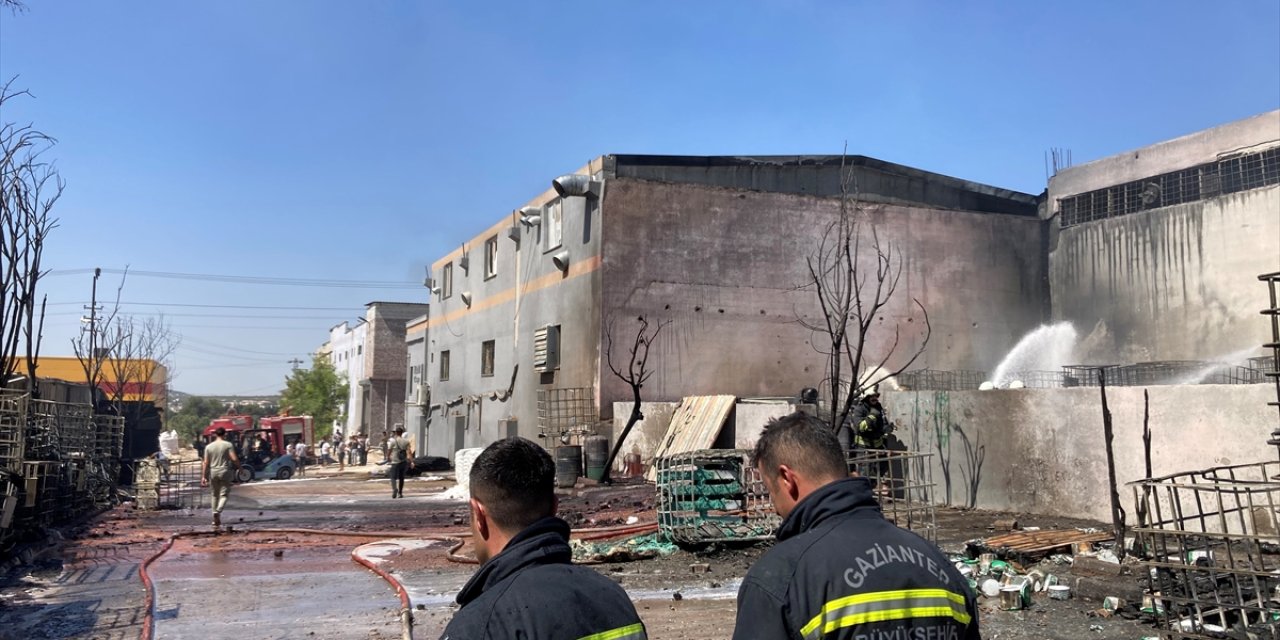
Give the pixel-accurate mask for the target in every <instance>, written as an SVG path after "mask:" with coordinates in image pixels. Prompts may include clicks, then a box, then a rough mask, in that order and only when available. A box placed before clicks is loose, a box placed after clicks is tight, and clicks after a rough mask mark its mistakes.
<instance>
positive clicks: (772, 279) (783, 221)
mask: <svg viewBox="0 0 1280 640" xmlns="http://www.w3.org/2000/svg"><path fill="white" fill-rule="evenodd" d="M838 211H839V201H838V200H837V199H833V198H820V197H813V196H803V195H793V194H779V193H765V192H758V191H744V190H736V189H725V188H719V187H714V186H704V185H688V184H669V183H658V182H647V181H642V180H632V179H615V180H610V181H608V182H607V184H606V191H605V198H604V204H603V223H604V229H603V234H604V236H603V242H604V250H603V259H604V263H603V268H602V271H603V275H602V287H603V289H602V300H601V303H602V310H603V311H602V312H603V314H605V317H606V323H607V321H608V320H609V319H611V320H613V326H614V331H615V334H616V335H615V352H614V353H615V355H618V354H623V351H622V349H623V348H624V347H629V346H630V345H631V344H632V340H633V339H634V335H635V327H636V326H637V325H636V322H635V319H636V317H638V316H645V317H647V318H649V319H650V321H652V322H656V321H659V320H662V321H668V320H669V321H670V322H671V324H670V326H668V327H666V328H665V329H663V332H662V335H661V337H660V338H659V340H658V341H657V343H656V344H655V345H654V348H653V351H652V352H651V354H650V356H649V363H648V364H649V367H650V369H652V370H653V371H654V372H655V373H654V376H653V378H652V379H651V380H650V381H649V383H648V384H646V385H645V388H644V393H645V396H644V397H645V399H646V400H678V399H679V398H680V397H682V396H687V395H697V394H713V393H717V394H718V393H729V394H734V395H737V396H740V397H761V396H793V395H796V394H798V393H799V392H800V390H801V389H802V388H804V387H809V386H813V387H821V386H822V385H821V384H820V382H821V381H822V379H823V377H824V371H823V358H822V356H821V355H820V354H819V353H818V352H817V351H815V348H814V345H813V341H814V340H815V339H817V336H815V334H814V333H812V332H811V331H809V330H808V329H805V328H804V327H803V326H801V325H800V324H799V323H797V321H796V320H797V314H800V315H803V316H804V317H806V318H807V319H808V320H809V321H811V322H813V321H817V320H818V318H819V316H818V315H817V311H816V304H815V295H814V293H813V292H812V291H808V290H798V287H800V286H802V285H803V284H804V283H805V280H806V263H805V259H806V257H808V256H809V255H810V254H812V253H813V252H814V250H815V247H816V246H817V244H818V241H819V239H820V236H821V233H822V229H824V228H825V226H826V225H827V224H829V223H830V222H831V221H832V220H833V219H835V216H837V215H838ZM865 215H866V216H867V220H868V221H869V223H870V224H874V225H875V227H876V228H877V229H878V230H879V233H880V234H881V238H883V239H884V240H885V241H887V242H889V243H892V245H893V249H894V251H895V254H896V255H897V256H899V257H900V258H901V259H902V265H903V276H902V279H901V282H900V283H899V285H898V293H897V296H896V297H895V298H894V301H893V303H892V304H891V305H890V306H889V307H887V308H886V309H885V313H884V314H883V316H882V318H880V319H878V320H877V328H876V330H875V333H874V335H873V338H872V339H873V345H872V349H871V352H872V353H874V354H878V353H881V352H882V350H883V349H884V347H885V346H886V345H887V343H888V342H890V341H892V340H893V337H894V331H895V329H896V330H899V331H900V332H901V339H902V345H901V346H900V347H899V349H898V352H897V353H898V357H899V358H901V357H902V356H903V355H904V354H907V353H910V352H911V351H913V350H914V348H915V347H916V346H917V345H918V344H919V342H920V338H921V335H922V334H923V327H924V323H923V317H922V316H921V315H920V314H919V312H918V311H915V310H913V309H912V305H911V300H912V299H913V298H916V299H919V301H920V302H921V304H923V305H924V306H925V308H926V309H927V310H928V313H929V319H930V321H931V322H932V324H933V338H932V339H931V341H930V343H929V348H928V350H927V351H926V352H925V354H924V355H923V356H922V357H921V358H920V359H919V360H917V361H916V363H915V365H914V367H913V368H924V367H928V368H933V369H989V368H991V367H993V366H994V365H995V364H996V362H997V361H998V360H999V359H1000V357H1001V356H1002V355H1003V354H1004V353H1005V352H1007V351H1008V350H1009V349H1010V348H1011V347H1012V346H1013V345H1014V344H1015V343H1016V342H1017V340H1018V339H1019V338H1020V337H1021V336H1022V335H1023V334H1024V333H1026V332H1028V331H1030V330H1031V329H1034V328H1035V327H1036V326H1037V325H1039V324H1040V323H1041V322H1042V321H1043V320H1044V319H1045V318H1046V316H1047V311H1048V294H1047V288H1046V278H1045V276H1046V274H1045V264H1044V249H1043V248H1044V238H1043V236H1042V231H1043V229H1044V226H1043V225H1044V224H1045V223H1043V222H1042V221H1041V220H1039V219H1038V218H1036V217H1028V216H1015V215H1005V214H994V213H970V212H962V211H943V210H933V209H923V208H913V207H904V206H895V205H871V206H869V207H868V209H867V210H866V213H865ZM869 253H870V251H869V250H868V251H866V252H865V253H864V257H866V256H867V254H869ZM864 267H866V268H874V266H873V265H864ZM601 348H602V349H603V348H604V347H603V346H602V347H601ZM622 357H625V355H623V356H622ZM895 363H896V362H895V361H891V362H890V364H891V365H893V364H895ZM629 397H630V393H629V390H628V388H627V387H626V386H625V385H623V384H621V383H620V382H618V381H617V380H616V379H614V378H613V377H612V376H608V375H605V376H604V380H603V383H602V392H601V400H602V401H603V406H611V405H612V403H613V402H614V401H619V400H625V399H626V398H629Z"/></svg>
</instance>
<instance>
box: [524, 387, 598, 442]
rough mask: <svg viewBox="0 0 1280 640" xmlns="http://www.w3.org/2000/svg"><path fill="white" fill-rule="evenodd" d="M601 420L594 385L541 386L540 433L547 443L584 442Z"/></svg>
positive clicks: (539, 396) (539, 404)
mask: <svg viewBox="0 0 1280 640" xmlns="http://www.w3.org/2000/svg"><path fill="white" fill-rule="evenodd" d="M598 420H599V414H598V412H597V411H596V394H595V388H594V387H566V388H562V389H538V435H539V436H540V437H541V438H543V439H544V440H545V441H546V442H545V443H544V444H547V446H548V447H552V446H555V444H570V443H574V444H581V442H578V441H580V440H581V439H582V438H583V437H585V436H588V435H592V434H594V433H595V425H596V423H597V422H598ZM548 439H550V440H548ZM551 443H555V444H551Z"/></svg>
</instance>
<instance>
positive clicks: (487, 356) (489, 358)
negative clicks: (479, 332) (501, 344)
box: [480, 340, 493, 377]
mask: <svg viewBox="0 0 1280 640" xmlns="http://www.w3.org/2000/svg"><path fill="white" fill-rule="evenodd" d="M480 375H482V376H484V377H489V376H492V375H493V340H485V341H484V343H482V344H481V345H480Z"/></svg>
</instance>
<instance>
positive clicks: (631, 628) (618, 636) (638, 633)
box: [578, 622, 649, 640]
mask: <svg viewBox="0 0 1280 640" xmlns="http://www.w3.org/2000/svg"><path fill="white" fill-rule="evenodd" d="M648 638H649V636H647V635H645V633H644V624H643V623H640V622H637V623H635V624H632V625H627V626H625V627H618V628H617V629H613V630H611V631H601V632H600V633H593V634H591V635H589V636H583V637H581V638H578V640H648Z"/></svg>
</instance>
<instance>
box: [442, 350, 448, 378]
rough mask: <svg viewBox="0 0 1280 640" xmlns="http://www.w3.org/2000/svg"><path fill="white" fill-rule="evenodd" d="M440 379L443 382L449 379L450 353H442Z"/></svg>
mask: <svg viewBox="0 0 1280 640" xmlns="http://www.w3.org/2000/svg"><path fill="white" fill-rule="evenodd" d="M440 379H441V380H448V379H449V352H448V351H441V352H440Z"/></svg>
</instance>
